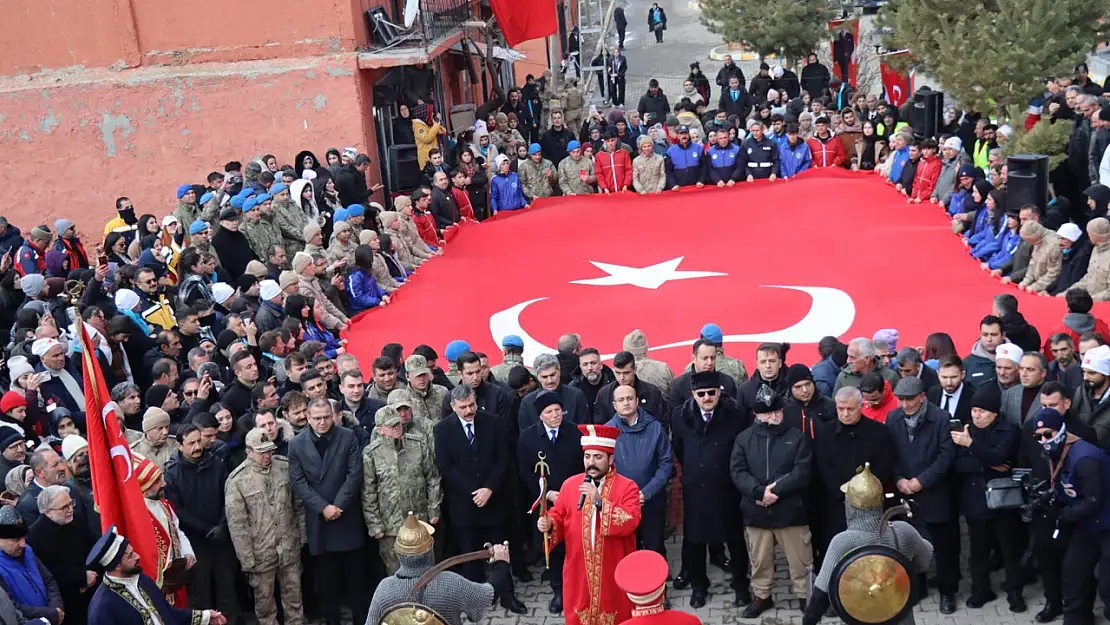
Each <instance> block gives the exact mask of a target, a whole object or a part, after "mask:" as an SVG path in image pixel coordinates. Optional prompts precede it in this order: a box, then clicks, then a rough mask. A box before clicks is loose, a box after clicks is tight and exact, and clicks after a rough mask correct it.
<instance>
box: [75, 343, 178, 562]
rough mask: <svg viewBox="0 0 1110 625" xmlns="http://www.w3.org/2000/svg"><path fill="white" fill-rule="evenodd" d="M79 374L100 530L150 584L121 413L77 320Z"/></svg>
mask: <svg viewBox="0 0 1110 625" xmlns="http://www.w3.org/2000/svg"><path fill="white" fill-rule="evenodd" d="M77 330H78V340H79V341H80V344H81V362H82V367H81V374H82V376H83V377H84V383H85V384H84V385H85V422H86V427H87V428H88V435H89V469H90V471H91V472H92V484H93V499H94V501H95V502H96V508H97V510H98V511H99V512H100V529H101V531H107V530H108V528H109V527H112V526H115V528H116V532H117V533H119V534H120V535H121V536H123V537H124V538H126V539H127V541H128V542H129V543H131V546H132V547H133V548H134V549H135V552H136V553H138V554H139V565H140V566H142V567H143V572H144V573H146V574H147V575H149V576H150V577H151V579H158V578H159V571H158V547H157V543H156V542H155V540H154V528H153V527H152V525H151V522H150V519H151V516H150V511H149V510H147V507H146V502H144V501H143V493H142V491H140V490H139V483H138V482H137V481H136V480H135V476H134V470H133V466H134V463H133V461H132V459H131V448H130V447H129V446H128V445H127V439H126V438H125V437H124V434H123V427H122V426H121V425H120V419H119V417H118V416H117V415H119V414H120V413H121V412H122V410H121V409H120V407H119V406H118V405H117V404H116V402H114V401H112V396H111V395H110V394H109V392H108V385H107V383H106V382H105V381H104V373H103V372H102V371H101V370H100V362H99V361H98V360H97V358H96V349H97V348H96V346H95V345H93V342H92V339H91V338H90V337H89V333H88V331H87V330H85V327H84V324H82V323H80V321H78V323H77Z"/></svg>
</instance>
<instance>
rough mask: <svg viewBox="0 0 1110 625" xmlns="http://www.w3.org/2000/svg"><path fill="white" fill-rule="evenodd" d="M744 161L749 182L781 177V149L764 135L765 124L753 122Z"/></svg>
mask: <svg viewBox="0 0 1110 625" xmlns="http://www.w3.org/2000/svg"><path fill="white" fill-rule="evenodd" d="M743 150H744V160H745V164H746V169H747V174H748V182H751V181H753V180H774V179H775V178H778V175H779V147H778V144H777V143H775V141H774V139H771V138H770V137H768V136H767V135H765V134H764V133H763V124H762V123H761V122H753V123H752V127H751V135H750V136H749V137H748V138H747V139H746V140H745V141H744V147H743Z"/></svg>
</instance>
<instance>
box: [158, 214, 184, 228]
mask: <svg viewBox="0 0 1110 625" xmlns="http://www.w3.org/2000/svg"><path fill="white" fill-rule="evenodd" d="M176 223H180V222H178V221H177V217H174V216H173V215H166V216H165V217H163V218H162V227H163V228H165V227H166V226H168V225H170V224H176Z"/></svg>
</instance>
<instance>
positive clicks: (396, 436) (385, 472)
mask: <svg viewBox="0 0 1110 625" xmlns="http://www.w3.org/2000/svg"><path fill="white" fill-rule="evenodd" d="M374 434H375V436H374V437H373V438H372V439H371V440H370V444H369V445H367V446H366V448H365V449H363V450H362V470H363V480H362V516H363V518H364V519H365V520H366V528H367V530H368V531H369V532H370V535H371V536H373V537H374V538H376V539H377V541H378V550H379V552H380V553H381V556H382V562H384V563H385V567H386V570H387V571H388V572H389V574H390V575H392V574H394V573H396V572H397V568H398V566H399V565H400V564H399V562H398V561H397V552H396V551H395V550H394V547H395V541H396V538H397V529H398V528H400V527H401V525H402V524H403V523H404V521H405V517H406V516H407V515H408V513H409V512H413V513H415V514H416V516H417V518H418V519H420V520H421V521H426V522H428V523H429V524H431V525H435V524H437V523H439V506H440V503H441V501H442V499H443V494H442V491H441V490H440V479H439V469H438V468H436V462H435V456H434V455H433V451H432V447H433V444H434V443H433V442H432V441H431V440H430V439H429V438H428V437H426V436H425V435H424V434H423V433H421V432H419V431H415V430H406V429H405V427H404V424H403V423H402V422H401V415H400V414H399V413H398V412H397V410H396V409H395V408H394V407H392V406H385V407H383V408H379V409H378V412H377V414H375V415H374Z"/></svg>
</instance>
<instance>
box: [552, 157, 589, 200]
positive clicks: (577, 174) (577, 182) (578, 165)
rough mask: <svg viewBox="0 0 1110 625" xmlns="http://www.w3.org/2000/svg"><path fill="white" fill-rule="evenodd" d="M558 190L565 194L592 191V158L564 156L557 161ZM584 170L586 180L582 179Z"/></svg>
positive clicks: (579, 193)
mask: <svg viewBox="0 0 1110 625" xmlns="http://www.w3.org/2000/svg"><path fill="white" fill-rule="evenodd" d="M558 169H559V190H560V191H562V192H563V194H565V195H589V194H590V193H594V182H596V177H595V176H594V162H593V160H592V159H589V158H585V157H579V159H578V160H577V161H576V160H574V158H573V157H570V156H568V157H566V158H564V159H563V160H561V161H559V167H558ZM583 171H585V172H586V180H585V181H583V180H582V172H583Z"/></svg>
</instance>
